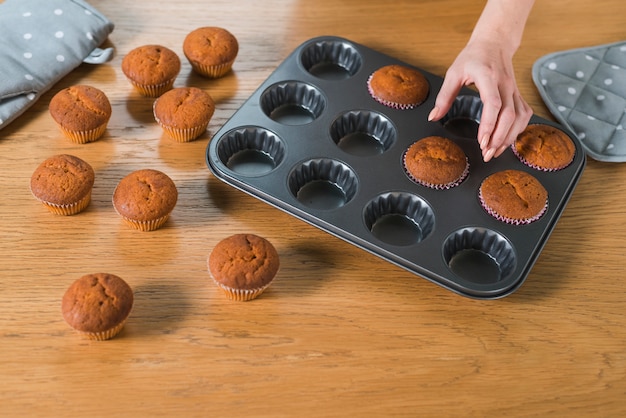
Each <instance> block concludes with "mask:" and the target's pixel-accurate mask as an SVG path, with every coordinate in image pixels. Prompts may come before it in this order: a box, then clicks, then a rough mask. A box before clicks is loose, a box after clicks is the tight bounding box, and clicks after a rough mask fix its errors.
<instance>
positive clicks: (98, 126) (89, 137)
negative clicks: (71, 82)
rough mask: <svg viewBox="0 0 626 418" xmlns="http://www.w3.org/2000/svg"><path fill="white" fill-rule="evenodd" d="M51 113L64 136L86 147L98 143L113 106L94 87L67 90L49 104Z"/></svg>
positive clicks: (60, 92) (83, 86)
mask: <svg viewBox="0 0 626 418" xmlns="http://www.w3.org/2000/svg"><path fill="white" fill-rule="evenodd" d="M48 110H49V112H50V115H51V116H52V119H54V121H55V123H56V124H57V126H58V127H59V128H60V129H61V132H63V134H64V135H65V136H66V137H67V138H69V139H70V140H71V141H72V142H75V143H77V144H85V143H87V142H93V141H95V140H97V139H99V138H100V137H101V136H102V135H103V134H104V132H105V131H106V128H107V125H108V123H109V119H110V118H111V113H112V110H111V103H110V102H109V99H108V98H107V96H106V94H105V93H104V92H103V91H102V90H99V89H97V88H95V87H92V86H87V85H76V86H71V87H67V88H65V89H63V90H61V91H59V92H58V93H57V94H55V95H54V96H53V97H52V99H51V100H50V104H49V106H48Z"/></svg>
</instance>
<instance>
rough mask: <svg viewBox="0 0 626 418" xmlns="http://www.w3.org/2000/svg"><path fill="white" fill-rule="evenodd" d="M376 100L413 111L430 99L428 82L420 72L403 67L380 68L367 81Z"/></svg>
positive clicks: (395, 107)
mask: <svg viewBox="0 0 626 418" xmlns="http://www.w3.org/2000/svg"><path fill="white" fill-rule="evenodd" d="M367 89H368V91H369V93H370V95H371V96H372V98H373V99H374V100H376V101H377V102H379V103H381V104H383V105H385V106H389V107H392V108H394V109H412V108H414V107H416V106H418V105H420V104H422V103H423V102H424V100H426V97H428V92H429V90H430V86H429V84H428V80H426V78H425V77H424V75H423V74H422V73H421V72H419V71H418V70H416V69H414V68H410V67H405V66H403V65H387V66H384V67H381V68H379V69H378V70H376V71H374V72H373V73H372V75H370V77H369V79H368V80H367Z"/></svg>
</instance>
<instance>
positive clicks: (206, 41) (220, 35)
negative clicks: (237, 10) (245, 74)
mask: <svg viewBox="0 0 626 418" xmlns="http://www.w3.org/2000/svg"><path fill="white" fill-rule="evenodd" d="M238 52H239V43H238V42H237V38H235V36H234V35H233V34H232V33H230V32H229V31H227V30H226V29H223V28H219V27H214V26H207V27H202V28H198V29H195V30H193V31H192V32H190V33H189V34H188V35H187V36H186V37H185V40H184V41H183V53H184V54H185V56H186V57H187V60H189V63H190V64H191V67H192V68H193V69H194V71H196V72H197V73H198V74H200V75H203V76H205V77H209V78H218V77H222V76H223V75H225V74H226V73H228V72H229V71H230V69H231V68H232V66H233V63H234V62H235V58H236V57H237V53H238Z"/></svg>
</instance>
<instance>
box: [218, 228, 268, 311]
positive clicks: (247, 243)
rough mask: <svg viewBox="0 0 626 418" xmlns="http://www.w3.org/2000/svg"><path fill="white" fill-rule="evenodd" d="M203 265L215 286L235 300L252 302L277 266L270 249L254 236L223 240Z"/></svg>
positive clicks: (266, 242) (264, 242)
mask: <svg viewBox="0 0 626 418" xmlns="http://www.w3.org/2000/svg"><path fill="white" fill-rule="evenodd" d="M207 264H208V268H209V272H210V274H211V277H212V278H213V280H214V282H215V283H216V284H217V286H218V287H219V288H220V289H221V290H222V291H223V292H224V294H225V295H226V296H227V297H228V298H229V299H232V300H237V301H248V300H252V299H255V298H256V297H258V296H259V295H260V294H261V293H263V291H264V290H265V289H266V288H267V287H268V286H269V285H270V284H271V282H272V281H273V280H274V277H275V276H276V273H277V272H278V268H279V266H280V262H279V258H278V252H277V251H276V249H275V248H274V246H273V245H272V244H271V243H270V242H269V241H268V240H267V239H265V238H263V237H259V236H257V235H254V234H235V235H232V236H230V237H228V238H224V239H223V240H221V241H220V242H219V243H218V244H217V245H216V246H215V248H213V251H211V254H210V255H209V259H208V263H207Z"/></svg>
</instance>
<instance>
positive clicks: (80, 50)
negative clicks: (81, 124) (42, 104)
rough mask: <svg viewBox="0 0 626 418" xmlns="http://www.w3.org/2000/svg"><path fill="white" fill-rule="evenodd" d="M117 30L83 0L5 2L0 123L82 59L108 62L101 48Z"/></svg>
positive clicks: (1, 7) (1, 9) (0, 33)
mask: <svg viewBox="0 0 626 418" xmlns="http://www.w3.org/2000/svg"><path fill="white" fill-rule="evenodd" d="M112 31H113V23H111V22H110V21H109V20H108V19H107V18H106V17H105V16H104V15H102V14H101V13H100V12H99V11H97V10H96V9H94V8H93V7H92V6H90V5H89V4H87V3H85V2H84V1H81V0H5V1H4V2H3V3H0V129H2V128H3V127H5V126H7V125H8V124H9V122H11V121H13V120H14V119H15V118H17V117H18V116H19V115H20V114H22V112H24V111H25V110H26V109H27V108H28V107H29V106H31V105H32V104H33V103H34V102H35V101H36V100H37V99H38V98H39V97H40V96H41V95H42V94H43V93H45V92H46V91H47V90H48V89H49V88H50V87H52V86H53V85H54V84H55V83H56V82H57V81H59V80H60V79H61V78H63V76H65V75H66V74H67V73H69V72H70V71H72V70H73V69H74V68H76V67H78V66H79V65H80V64H81V62H88V63H94V64H97V63H101V62H106V61H108V59H109V58H110V57H111V56H112V55H113V50H112V48H107V49H104V50H103V49H99V48H98V46H99V45H100V44H102V43H103V42H104V41H105V40H106V39H107V37H108V36H109V34H110V33H111V32H112Z"/></svg>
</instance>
